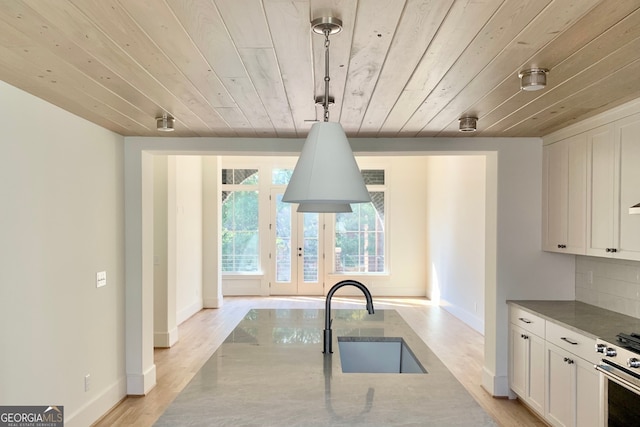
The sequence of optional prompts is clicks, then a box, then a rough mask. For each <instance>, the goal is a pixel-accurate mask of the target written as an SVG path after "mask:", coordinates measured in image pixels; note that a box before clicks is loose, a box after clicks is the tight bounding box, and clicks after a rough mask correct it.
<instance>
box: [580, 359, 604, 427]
mask: <svg viewBox="0 0 640 427" xmlns="http://www.w3.org/2000/svg"><path fill="white" fill-rule="evenodd" d="M575 366H576V426H578V427H598V426H600V419H602V414H601V413H600V408H601V407H602V405H601V404H600V376H599V374H598V371H596V370H595V368H594V367H593V363H591V362H588V361H586V360H583V359H580V358H579V357H576V358H575Z"/></svg>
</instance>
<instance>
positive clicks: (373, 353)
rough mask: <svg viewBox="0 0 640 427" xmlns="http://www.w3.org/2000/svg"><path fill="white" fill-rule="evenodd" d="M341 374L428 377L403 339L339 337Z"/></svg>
mask: <svg viewBox="0 0 640 427" xmlns="http://www.w3.org/2000/svg"><path fill="white" fill-rule="evenodd" d="M338 349H339V350H340V362H341V364H342V372H347V373H392V374H393V373H395V374H426V373H427V371H426V369H424V368H423V367H422V365H421V364H420V362H419V361H418V359H416V357H415V355H414V354H413V352H412V351H411V349H410V348H409V346H408V345H407V344H406V343H405V342H404V340H403V339H402V338H400V337H338Z"/></svg>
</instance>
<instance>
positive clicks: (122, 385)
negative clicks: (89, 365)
mask: <svg viewBox="0 0 640 427" xmlns="http://www.w3.org/2000/svg"><path fill="white" fill-rule="evenodd" d="M92 392H93V391H92V390H90V391H88V392H87V393H88V394H90V393H92ZM126 396H127V380H126V378H125V377H122V378H120V379H119V380H117V381H116V382H115V383H114V384H112V385H111V386H109V387H107V388H106V389H104V390H102V391H101V392H100V393H98V394H97V395H95V396H94V397H93V398H91V399H90V400H89V401H88V402H87V403H85V404H84V405H82V406H81V407H80V408H79V409H78V410H77V411H75V412H73V413H72V414H70V415H68V414H67V413H66V411H65V420H64V425H65V427H85V426H88V425H92V424H93V423H95V422H96V421H98V420H99V419H100V418H102V417H103V416H104V415H105V414H106V413H107V412H109V411H110V410H111V408H113V407H114V406H116V405H117V404H118V403H119V402H120V401H121V400H122V399H124V398H125V397H126Z"/></svg>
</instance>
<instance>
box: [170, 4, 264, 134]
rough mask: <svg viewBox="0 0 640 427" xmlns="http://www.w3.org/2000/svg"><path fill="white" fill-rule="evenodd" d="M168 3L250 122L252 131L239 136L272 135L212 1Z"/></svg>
mask: <svg viewBox="0 0 640 427" xmlns="http://www.w3.org/2000/svg"><path fill="white" fill-rule="evenodd" d="M167 4H168V5H169V7H170V8H171V10H172V11H173V13H174V15H175V16H176V18H177V19H178V20H179V21H180V23H181V25H182V27H183V28H184V29H185V31H186V32H187V34H188V35H189V37H190V38H191V40H192V42H193V43H194V45H195V47H196V48H197V49H198V51H199V52H200V54H201V55H202V56H203V57H204V59H205V60H206V61H207V63H208V64H209V65H210V67H211V69H212V70H213V71H214V72H215V73H216V75H217V76H218V77H219V78H220V79H221V81H222V83H223V84H224V86H225V88H226V89H227V91H228V93H229V94H230V95H231V96H232V97H233V99H234V101H235V103H236V104H237V105H238V108H240V110H241V111H242V112H243V114H244V116H245V117H246V118H247V120H248V121H249V123H250V125H251V128H252V131H249V130H243V132H242V134H243V135H244V136H253V134H255V136H263V137H267V136H268V137H273V136H275V135H276V134H275V130H274V129H273V124H272V123H271V119H269V115H268V114H267V110H266V109H265V108H264V105H263V104H262V101H261V100H260V97H259V96H258V93H257V92H256V89H255V87H254V85H253V83H252V82H251V78H250V77H249V75H248V74H247V70H246V68H245V67H244V64H243V63H242V59H241V58H240V54H239V53H238V50H237V49H236V47H235V45H234V44H233V40H231V36H230V35H229V32H228V31H227V28H226V27H225V24H224V21H223V20H222V17H221V16H220V13H219V12H218V9H217V7H216V6H215V4H214V3H213V2H212V1H211V0H167ZM245 133H246V135H245Z"/></svg>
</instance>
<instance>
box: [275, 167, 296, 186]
mask: <svg viewBox="0 0 640 427" xmlns="http://www.w3.org/2000/svg"><path fill="white" fill-rule="evenodd" d="M291 175H293V169H273V170H272V171H271V183H272V184H274V185H287V184H289V180H290V179H291Z"/></svg>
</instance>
